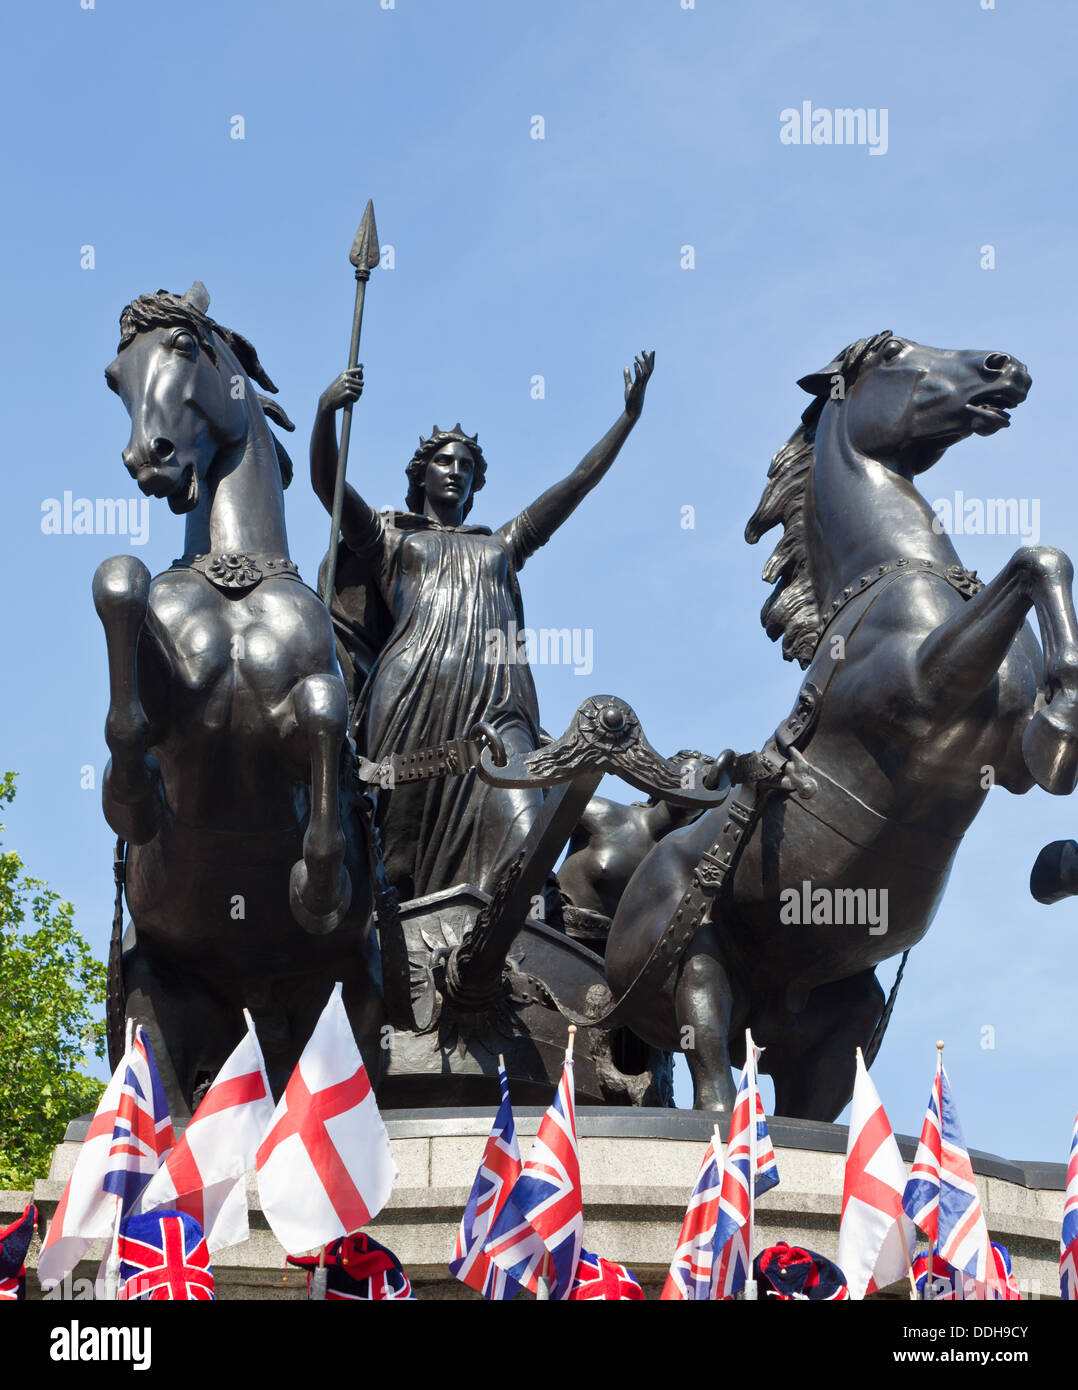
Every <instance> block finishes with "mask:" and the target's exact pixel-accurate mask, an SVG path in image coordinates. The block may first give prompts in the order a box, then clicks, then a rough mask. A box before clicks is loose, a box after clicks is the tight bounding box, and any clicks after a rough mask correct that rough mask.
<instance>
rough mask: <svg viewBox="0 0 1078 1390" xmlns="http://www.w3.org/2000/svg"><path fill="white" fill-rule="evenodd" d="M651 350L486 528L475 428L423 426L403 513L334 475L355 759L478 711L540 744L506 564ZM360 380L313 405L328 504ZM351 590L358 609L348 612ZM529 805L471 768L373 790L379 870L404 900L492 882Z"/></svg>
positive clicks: (316, 458) (572, 505)
mask: <svg viewBox="0 0 1078 1390" xmlns="http://www.w3.org/2000/svg"><path fill="white" fill-rule="evenodd" d="M654 360H655V355H654V353H648V352H643V353H641V355H640V356H639V357H637V358H636V362H635V372H634V375H633V376H632V377H630V374H629V371H628V368H626V370H625V409H624V411H623V413H622V414H621V415H619V417H618V419H617V420H616V421H615V422H614V424H613V425H612V427H611V428H610V429H609V430H608V431H607V433H606V434H605V435H604V436H603V438H602V439H601V440H600V441H599V443H598V444H596V445H595V447H594V448H593V449H591V450H589V452H588V453H587V454H585V456H584V458H583V459H581V461H580V463H579V464H577V466H576V468H574V469H573V471H572V472H571V473H570V474H569V476H568V477H567V478H564V479H562V481H561V482H558V483H555V484H554V486H553V487H551V488H548V489H547V491H546V492H544V493H543V494H542V496H541V497H539V498H538V499H537V500H536V501H534V502H533V503H532V504H531V505H530V506H529V507H527V508H525V510H524V511H522V512H521V513H520V514H519V516H516V517H514V518H513V519H512V521H509V522H507V523H506V524H505V525H504V526H502V527H500V528H499V529H498V530H497V531H494V532H491V531H490V530H489V528H487V527H485V526H467V525H465V519H466V517H467V516H468V513H469V512H470V511H471V509H472V502H473V500H474V497H475V494H476V493H477V492H478V491H479V489H480V488H481V487H482V486H483V484H484V481H485V478H486V469H487V464H486V460H485V459H484V457H483V451H482V449H481V448H480V447H479V442H478V438H477V436H475V435H468V434H465V433H464V431H463V430H462V429H461V427H460V425H457V426H456V427H455V428H454V429H451V430H440V429H438V428H437V426H436V427H435V429H434V433H433V434H432V435H431V437H430V438H429V439H421V440H420V444H419V448H418V449H417V450H416V452H415V455H414V457H413V458H412V461H411V462H410V463H409V464H408V468H407V476H408V497H407V507H408V510H407V511H405V512H393V513H390V514H388V515H380V514H379V513H378V512H376V511H374V510H373V509H372V508H371V507H370V506H369V505H368V504H367V503H366V502H365V501H364V500H363V498H362V497H360V496H359V494H358V493H357V492H356V491H355V490H354V489H353V488H352V487H350V486H348V485H347V484H346V486H345V499H344V513H343V517H342V522H341V548H340V553H339V558H338V570H337V586H336V609H335V618H336V622H337V628H338V632H339V633H341V634H342V636H343V637H344V638H345V643H346V645H350V648H351V650H352V652H353V653H354V660H355V664H356V668H357V669H356V672H355V673H354V675H355V678H356V683H357V687H358V684H359V682H360V681H362V678H363V676H364V675H366V682H365V684H363V685H362V688H361V689H359V691H358V698H357V700H356V707H355V714H354V719H353V727H354V732H355V735H356V742H357V745H358V747H359V751H360V752H361V753H363V754H364V755H365V756H366V757H367V758H370V759H371V760H372V761H374V762H380V761H381V760H382V759H383V758H386V757H388V756H389V755H391V754H393V753H402V754H406V753H409V752H413V751H415V750H417V749H420V748H427V747H431V746H432V745H435V744H439V743H443V742H445V741H446V740H449V739H455V738H466V737H467V736H468V734H469V732H470V731H471V729H472V728H473V726H474V725H475V724H477V723H479V722H486V723H488V724H490V725H492V726H493V727H494V728H495V729H496V730H497V732H498V734H499V735H500V737H501V739H502V741H503V743H504V745H505V750H506V753H507V754H508V755H509V756H510V757H512V755H513V754H514V753H519V752H528V751H531V750H532V749H534V748H536V747H538V745H539V709H538V703H537V700H536V695H535V685H534V683H533V681H532V675H531V671H530V669H529V667H528V664H527V660H526V658H525V656H524V654H523V652H522V651H521V650H520V648H519V646H518V643H517V641H516V640H515V637H514V634H517V633H520V632H522V630H523V628H524V613H523V609H522V605H521V600H520V590H519V588H518V585H517V575H518V573H519V572H520V570H521V568H522V567H523V565H524V562H525V560H526V559H527V558H528V556H529V555H533V554H534V553H535V551H536V550H538V549H539V547H540V546H541V545H545V544H546V542H547V541H548V540H549V539H550V537H551V536H552V535H553V534H554V532H555V531H556V530H557V529H558V527H559V526H560V525H561V524H562V522H563V521H565V520H566V518H567V517H569V516H570V515H571V514H572V513H573V512H574V511H575V510H576V508H577V506H578V505H579V504H580V502H581V501H582V500H583V498H584V497H585V496H586V495H587V493H589V492H590V491H591V490H592V488H593V487H595V485H596V483H598V481H599V480H600V478H602V477H603V475H604V474H605V473H606V471H607V469H608V468H609V467H610V465H611V464H612V463H613V462H614V459H615V458H616V457H617V454H618V451H619V450H620V448H621V446H622V445H623V444H624V443H625V440H626V439H627V438H628V436H629V432H630V430H631V429H632V428H633V426H634V425H635V424H636V422H637V420H638V419H639V418H640V412H641V410H642V408H643V404H644V392H645V390H646V388H647V383H648V378H649V377H650V376H651V372H652V368H653V365H654ZM362 392H363V369H362V367H355V368H353V369H352V370H350V371H345V372H342V373H341V375H340V376H339V377H337V379H336V380H335V381H334V382H333V383H332V384H331V385H330V386H329V387H328V388H327V389H326V391H325V392H323V394H322V397H321V399H320V400H319V403H318V414H317V416H316V418H315V424H314V431H313V433H312V435H311V482H312V484H313V485H314V490H315V492H316V493H317V495H318V496H319V498H321V500H322V503H323V505H324V506H325V507H326V509H327V511H330V510H331V509H332V504H333V484H334V477H335V473H336V467H337V436H336V427H335V421H334V415H335V413H336V412H337V411H338V410H340V409H341V407H342V406H344V405H345V404H346V403H347V402H349V401H356V400H358V398H359V396H360V395H361V394H362ZM342 580H343V581H344V582H342ZM350 602H351V604H352V606H353V607H354V606H355V605H356V603H357V602H358V604H359V607H360V610H361V611H359V612H358V613H351V612H349V611H348V609H349V604H350ZM382 605H384V609H385V610H386V612H387V614H388V620H387V621H386V620H384V619H383V621H384V626H385V627H386V628H388V629H389V631H388V636H387V637H384V639H383V636H382V635H379V637H378V639H377V641H375V640H372V638H371V633H372V630H373V629H374V627H375V625H376V623H377V617H376V615H375V614H374V613H373V611H372V610H373V607H374V606H377V607H378V608H379V609H381V606H382ZM342 610H343V611H342ZM348 633H351V634H352V636H353V638H354V641H353V642H351V643H350V644H349V643H348ZM374 646H380V650H379V651H378V652H377V655H373V653H372V650H371V649H372V647H374ZM372 658H373V664H370V663H371V660H372ZM368 665H369V670H368ZM541 804H542V793H541V792H540V791H538V790H528V789H524V790H506V789H504V788H495V787H491V786H489V785H488V784H487V783H485V782H483V781H481V780H480V779H479V778H478V777H477V776H476V774H475V772H474V771H473V772H470V773H468V774H467V775H466V776H464V777H459V776H456V777H455V776H448V777H441V778H434V779H431V780H427V781H416V782H402V783H399V784H398V785H397V786H396V787H394V788H392V789H391V790H389V791H388V793H387V792H386V791H383V792H382V793H381V794H380V806H379V819H380V822H381V826H382V835H383V848H384V856H385V863H386V869H387V872H388V874H389V879H390V882H391V883H393V885H394V886H395V887H396V888H397V890H398V892H399V893H400V896H401V897H402V898H403V899H407V898H413V897H421V896H423V895H424V894H427V893H435V892H438V891H439V890H441V889H443V888H449V887H451V886H453V885H454V884H458V883H474V884H477V885H478V886H480V887H482V888H485V889H486V890H487V891H488V892H489V891H491V890H492V889H493V887H494V885H495V883H496V882H497V879H498V877H499V876H500V875H501V874H502V873H503V872H504V870H505V869H506V868H507V867H508V865H509V864H510V863H511V862H512V860H513V858H514V857H515V855H516V853H517V851H518V850H519V848H520V845H521V843H522V841H523V839H524V837H525V836H526V834H527V833H528V829H529V827H530V826H531V823H532V821H533V820H534V818H535V815H536V813H537V811H538V810H539V807H540V806H541Z"/></svg>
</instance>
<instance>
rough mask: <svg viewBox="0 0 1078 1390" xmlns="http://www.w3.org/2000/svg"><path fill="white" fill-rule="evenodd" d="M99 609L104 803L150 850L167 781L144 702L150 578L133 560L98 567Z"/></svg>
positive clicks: (122, 829)
mask: <svg viewBox="0 0 1078 1390" xmlns="http://www.w3.org/2000/svg"><path fill="white" fill-rule="evenodd" d="M93 594H94V607H95V608H96V609H97V616H98V617H99V618H100V619H101V623H102V626H103V627H104V629H105V642H106V645H107V648H108V661H109V712H108V717H107V718H106V720H105V742H106V743H107V744H108V749H109V753H110V754H111V757H110V758H109V763H108V766H107V767H106V768H105V776H104V779H103V785H102V794H101V800H102V805H103V807H104V812H105V819H106V820H107V821H108V823H109V825H110V826H111V827H112V829H113V830H115V832H116V833H117V835H120V836H121V837H122V838H123V839H125V840H127V841H128V843H129V844H133V845H144V844H146V843H148V842H149V841H150V840H152V839H153V837H154V836H155V835H156V834H157V828H158V825H159V824H160V821H161V808H162V789H161V776H160V773H159V772H158V769H157V764H156V762H155V761H154V759H152V758H150V757H149V756H148V753H149V747H150V735H149V721H148V720H147V718H146V712H145V710H144V709H143V707H142V701H141V699H140V698H139V682H138V647H139V637H140V634H141V633H142V631H143V625H144V623H145V619H146V611H147V607H148V604H149V595H150V572H149V570H148V569H147V568H146V566H145V565H144V564H143V563H142V561H141V560H138V559H136V558H135V556H133V555H114V556H113V557H112V558H111V559H109V560H103V561H102V562H101V564H100V565H99V566H98V567H97V572H96V574H95V575H94V583H93Z"/></svg>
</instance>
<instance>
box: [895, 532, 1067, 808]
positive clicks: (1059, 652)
mask: <svg viewBox="0 0 1078 1390" xmlns="http://www.w3.org/2000/svg"><path fill="white" fill-rule="evenodd" d="M1073 579H1074V570H1073V567H1072V566H1071V562H1070V560H1069V559H1068V558H1067V556H1066V555H1065V554H1064V553H1063V552H1062V551H1061V550H1055V549H1053V548H1052V547H1050V546H1043V545H1038V546H1023V547H1022V549H1021V550H1018V551H1016V552H1015V553H1014V555H1012V557H1011V558H1010V560H1009V561H1008V562H1007V564H1006V565H1005V566H1004V567H1003V569H1002V570H1001V571H1000V572H999V574H998V575H996V577H995V578H994V579H993V580H992V581H991V582H990V583H989V584H986V585H985V587H984V588H983V589H982V590H981V592H980V593H978V594H975V595H974V596H973V597H972V598H971V599H970V600H969V601H968V602H967V603H964V604H963V605H962V607H961V609H959V610H958V611H957V612H956V613H955V614H954V615H953V616H952V617H950V618H948V620H947V621H946V622H945V623H942V624H941V625H940V626H939V627H938V628H936V629H935V631H934V632H932V633H930V634H929V636H928V637H926V638H925V640H924V642H923V643H922V644H921V648H920V651H919V653H918V658H917V679H918V685H919V687H920V690H921V694H920V695H919V699H920V700H925V701H926V702H927V704H928V705H929V707H930V709H931V710H932V712H933V713H934V712H935V711H936V710H937V709H942V708H946V709H948V710H949V711H950V712H951V713H952V714H953V713H957V712H959V711H961V710H962V709H965V708H967V707H968V706H969V705H970V704H972V703H973V701H974V700H975V699H976V698H977V697H978V695H979V694H980V693H981V692H982V691H983V690H984V688H985V686H986V685H987V684H988V683H989V682H990V681H991V680H992V678H993V677H994V676H995V674H996V672H997V671H998V670H999V668H1000V666H1001V665H1002V664H1003V661H1004V659H1005V658H1006V656H1007V653H1008V651H1009V650H1010V648H1011V645H1012V643H1013V642H1014V639H1015V637H1016V636H1017V634H1018V632H1019V630H1020V629H1021V626H1022V624H1023V623H1024V621H1025V618H1026V615H1027V614H1028V612H1029V610H1030V609H1031V608H1035V609H1036V612H1037V621H1038V624H1039V626H1040V632H1041V642H1042V644H1043V646H1044V658H1045V675H1044V690H1045V698H1046V703H1045V704H1044V706H1043V707H1041V708H1039V709H1038V710H1037V712H1036V713H1035V714H1034V716H1033V718H1032V719H1031V720H1030V723H1029V724H1028V726H1027V727H1026V730H1025V733H1024V734H1023V737H1022V755H1023V758H1024V759H1025V763H1026V767H1027V768H1028V769H1029V772H1030V774H1031V775H1032V776H1033V777H1034V778H1035V779H1036V781H1037V783H1038V784H1039V785H1040V786H1042V787H1043V788H1044V789H1045V791H1049V792H1055V793H1057V794H1060V795H1066V794H1069V793H1070V792H1072V791H1074V789H1075V786H1078V617H1076V615H1075V611H1074V597H1073V594H1072V589H1071V586H1072V582H1073Z"/></svg>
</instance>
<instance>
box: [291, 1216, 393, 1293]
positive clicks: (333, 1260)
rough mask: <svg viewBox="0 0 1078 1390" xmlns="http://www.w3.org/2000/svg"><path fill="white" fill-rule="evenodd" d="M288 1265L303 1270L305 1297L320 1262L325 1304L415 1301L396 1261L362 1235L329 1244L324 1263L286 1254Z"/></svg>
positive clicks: (390, 1253)
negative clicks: (323, 1268) (304, 1275)
mask: <svg viewBox="0 0 1078 1390" xmlns="http://www.w3.org/2000/svg"><path fill="white" fill-rule="evenodd" d="M288 1263H289V1264H290V1265H298V1266H299V1267H300V1268H301V1269H305V1270H306V1271H307V1297H308V1298H310V1297H311V1278H312V1275H313V1274H314V1271H315V1270H316V1269H317V1268H318V1266H319V1264H320V1263H324V1267H325V1271H326V1302H327V1303H342V1302H345V1301H348V1302H357V1301H358V1302H361V1303H381V1302H383V1301H387V1300H389V1299H396V1298H400V1299H411V1300H413V1302H414V1301H415V1294H414V1293H413V1292H412V1285H411V1281H410V1280H409V1278H408V1276H407V1274H405V1272H404V1270H403V1269H402V1268H401V1262H400V1260H398V1259H397V1257H396V1255H394V1253H393V1251H392V1250H387V1249H386V1247H385V1246H384V1245H379V1243H378V1242H377V1241H376V1240H375V1239H374V1238H373V1237H372V1236H369V1235H367V1234H366V1233H364V1232H360V1234H359V1235H354V1236H345V1237H344V1238H343V1239H342V1240H335V1241H332V1242H331V1243H330V1244H329V1245H327V1246H326V1248H325V1252H324V1260H321V1261H320V1257H319V1256H318V1255H298V1256H297V1255H289V1256H288Z"/></svg>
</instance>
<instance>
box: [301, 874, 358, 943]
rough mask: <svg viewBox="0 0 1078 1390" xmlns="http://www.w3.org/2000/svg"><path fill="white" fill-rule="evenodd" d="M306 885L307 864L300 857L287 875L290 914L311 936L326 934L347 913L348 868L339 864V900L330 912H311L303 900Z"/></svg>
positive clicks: (350, 898)
mask: <svg viewBox="0 0 1078 1390" xmlns="http://www.w3.org/2000/svg"><path fill="white" fill-rule="evenodd" d="M307 887H308V878H307V865H306V864H305V863H304V862H303V860H302V859H297V860H296V862H295V863H294V864H293V865H292V872H291V873H290V874H289V876H288V902H289V906H290V907H291V909H292V916H293V917H294V918H295V919H296V921H297V922H298V923H299V924H300V926H301V927H302V928H303V930H304V931H306V932H310V934H311V935H312V936H328V935H329V933H330V932H331V931H336V930H337V928H338V927H339V926H340V924H341V923H342V922H343V921H344V919H345V917H346V916H347V915H348V909H349V908H350V907H351V906H352V880H351V878H350V877H349V875H348V870H347V869H346V868H345V867H344V865H343V864H342V865H341V872H340V877H339V878H338V880H337V892H338V899H339V901H338V904H337V906H336V907H335V908H334V909H333V910H332V911H331V912H312V911H311V910H310V908H309V907H308V906H307V905H306V903H305V902H304V901H303V899H304V896H305V894H306V893H307Z"/></svg>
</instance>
